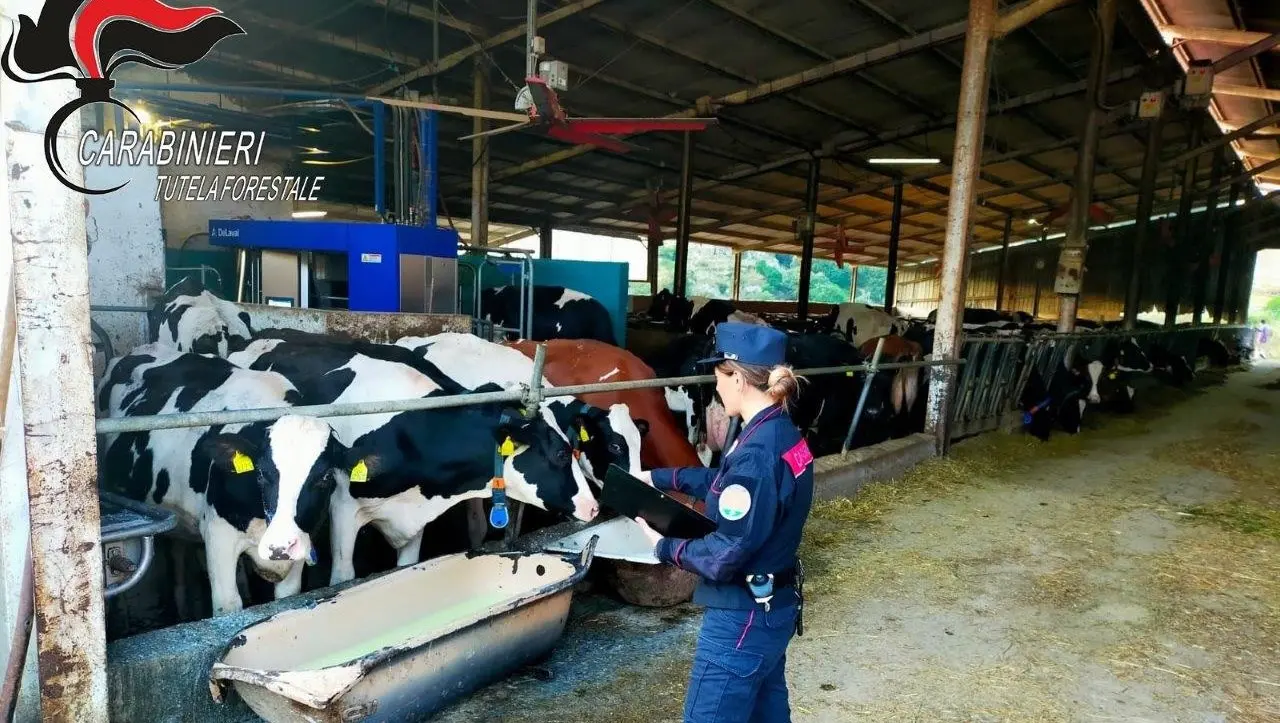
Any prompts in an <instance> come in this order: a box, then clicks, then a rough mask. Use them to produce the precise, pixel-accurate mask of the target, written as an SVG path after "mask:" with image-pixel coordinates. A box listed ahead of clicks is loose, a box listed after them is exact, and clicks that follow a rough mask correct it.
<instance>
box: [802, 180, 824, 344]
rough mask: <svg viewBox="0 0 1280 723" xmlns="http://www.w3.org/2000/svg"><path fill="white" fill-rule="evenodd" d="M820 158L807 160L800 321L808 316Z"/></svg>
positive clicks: (816, 221)
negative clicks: (807, 175) (807, 173)
mask: <svg viewBox="0 0 1280 723" xmlns="http://www.w3.org/2000/svg"><path fill="white" fill-rule="evenodd" d="M821 174H822V159H820V158H814V159H813V160H811V161H809V183H808V185H806V186H805V201H804V214H805V218H804V228H803V229H802V230H801V232H800V298H799V300H798V302H797V305H796V315H797V316H799V317H800V320H801V321H804V320H805V319H808V318H809V288H810V284H811V282H812V279H810V278H809V277H810V276H811V275H812V274H813V245H814V240H815V236H816V235H817V224H818V186H819V185H820V184H821V181H820V178H821Z"/></svg>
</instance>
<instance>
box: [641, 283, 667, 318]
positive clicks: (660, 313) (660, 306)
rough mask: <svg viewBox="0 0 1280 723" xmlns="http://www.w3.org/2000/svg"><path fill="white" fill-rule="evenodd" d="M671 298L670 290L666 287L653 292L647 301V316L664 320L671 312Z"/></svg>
mask: <svg viewBox="0 0 1280 723" xmlns="http://www.w3.org/2000/svg"><path fill="white" fill-rule="evenodd" d="M671 298H672V297H671V292H670V291H669V290H667V289H663V290H662V291H659V292H658V293H656V294H654V295H653V299H651V300H650V301H649V310H648V312H647V315H648V317H649V318H650V319H653V320H654V321H666V319H667V316H668V315H669V314H670V313H671Z"/></svg>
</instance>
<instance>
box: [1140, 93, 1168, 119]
mask: <svg viewBox="0 0 1280 723" xmlns="http://www.w3.org/2000/svg"><path fill="white" fill-rule="evenodd" d="M1163 110H1164V91H1161V90H1149V91H1147V92H1145V93H1143V94H1142V96H1141V97H1140V98H1138V117H1139V118H1144V119H1148V120H1155V119H1156V118H1159V117H1160V113H1161V112H1162V111H1163Z"/></svg>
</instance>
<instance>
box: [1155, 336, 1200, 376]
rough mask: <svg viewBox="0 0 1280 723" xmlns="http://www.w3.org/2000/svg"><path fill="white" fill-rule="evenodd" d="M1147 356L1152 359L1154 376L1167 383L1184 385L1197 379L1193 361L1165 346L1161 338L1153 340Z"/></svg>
mask: <svg viewBox="0 0 1280 723" xmlns="http://www.w3.org/2000/svg"><path fill="white" fill-rule="evenodd" d="M1147 358H1148V359H1150V360H1151V365H1152V374H1153V376H1155V377H1156V378H1157V379H1159V380H1160V381H1162V382H1164V383H1165V384H1170V385H1172V386H1175V387H1184V386H1186V385H1187V384H1189V383H1191V382H1192V381H1193V380H1194V379H1195V376H1196V372H1195V367H1193V366H1192V364H1191V362H1190V361H1188V360H1187V358H1186V357H1185V356H1183V355H1181V354H1178V353H1176V352H1173V351H1170V350H1169V349H1167V348H1165V347H1164V345H1163V344H1161V342H1160V341H1159V340H1153V341H1152V342H1151V344H1150V346H1148V347H1147Z"/></svg>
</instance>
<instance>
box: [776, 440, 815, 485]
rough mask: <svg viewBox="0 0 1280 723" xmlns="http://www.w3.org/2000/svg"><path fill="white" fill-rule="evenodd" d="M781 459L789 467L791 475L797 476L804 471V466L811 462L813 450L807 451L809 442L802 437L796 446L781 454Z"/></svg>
mask: <svg viewBox="0 0 1280 723" xmlns="http://www.w3.org/2000/svg"><path fill="white" fill-rule="evenodd" d="M782 459H783V460H784V461H785V462H786V463H787V466H788V467H790V468H791V475H792V476H793V477H799V476H800V474H801V473H802V472H804V468H805V467H808V466H809V465H810V464H812V463H813V452H810V451H809V443H808V442H806V441H804V440H803V439H802V440H800V442H799V443H798V444H796V446H794V447H792V448H791V449H789V450H787V451H786V453H785V454H783V455H782Z"/></svg>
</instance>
